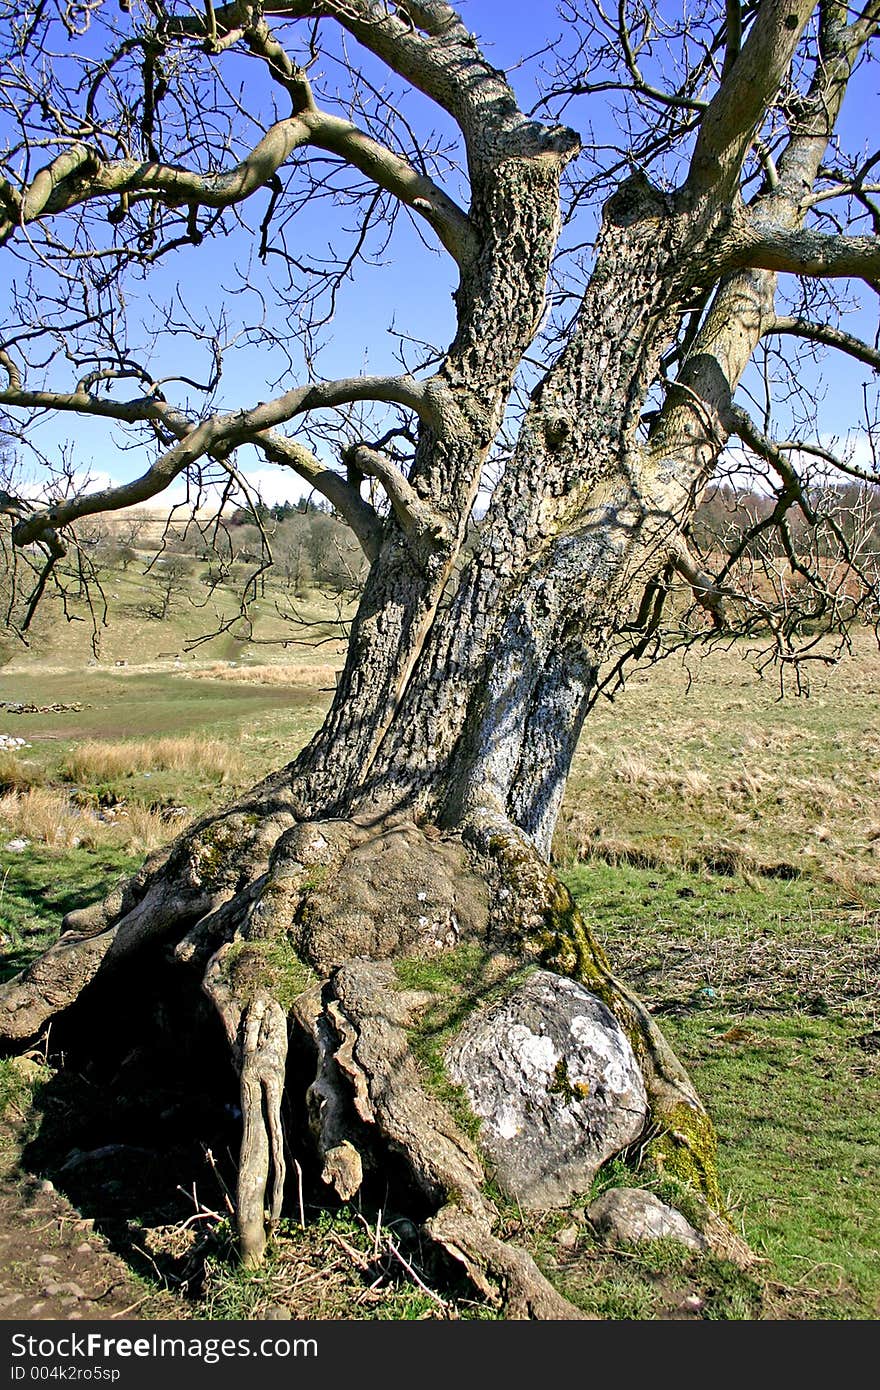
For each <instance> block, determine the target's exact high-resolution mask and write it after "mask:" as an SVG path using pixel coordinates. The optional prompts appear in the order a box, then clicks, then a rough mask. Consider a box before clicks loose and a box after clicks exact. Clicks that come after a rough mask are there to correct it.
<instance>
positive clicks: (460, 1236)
mask: <svg viewBox="0 0 880 1390" xmlns="http://www.w3.org/2000/svg"><path fill="white" fill-rule="evenodd" d="M332 987H333V992H334V994H335V995H336V998H337V999H338V1001H339V1004H340V1006H341V1007H340V1010H338V1011H337V1012H336V1013H335V1015H334V1017H335V1019H337V1020H338V1021H339V1022H340V1023H341V1030H340V1031H341V1032H342V1034H343V1039H344V1040H343V1046H342V1047H341V1049H340V1051H339V1053H338V1054H337V1058H338V1060H339V1064H340V1067H341V1068H342V1070H343V1071H344V1072H345V1073H346V1074H347V1075H348V1076H349V1077H350V1078H351V1079H352V1081H353V1083H354V1085H355V1094H356V1095H357V1096H358V1100H357V1101H356V1104H357V1106H358V1111H359V1114H360V1116H361V1118H362V1119H364V1120H366V1121H369V1122H371V1123H373V1124H375V1125H376V1127H377V1128H378V1130H379V1132H380V1133H381V1134H382V1136H383V1137H384V1138H385V1139H386V1141H387V1142H388V1144H389V1146H390V1147H391V1148H392V1149H393V1150H395V1151H397V1152H399V1153H401V1154H402V1155H404V1156H405V1158H406V1162H407V1165H408V1166H409V1168H410V1169H411V1171H412V1173H413V1175H414V1177H415V1178H416V1180H417V1181H418V1182H419V1184H420V1186H421V1188H422V1190H423V1192H424V1194H425V1195H426V1196H427V1197H428V1198H429V1199H430V1200H431V1201H432V1202H436V1201H438V1200H440V1201H442V1203H443V1205H442V1206H441V1208H440V1210H439V1211H438V1212H437V1213H436V1215H435V1216H433V1217H432V1218H430V1219H429V1220H428V1221H427V1222H426V1223H425V1230H426V1232H427V1234H428V1235H429V1236H431V1238H432V1239H433V1240H435V1241H436V1242H437V1243H438V1244H440V1245H441V1246H442V1247H443V1248H444V1249H445V1250H446V1251H447V1253H449V1254H450V1255H452V1256H453V1257H454V1258H455V1259H456V1260H458V1261H460V1263H462V1264H463V1265H464V1267H465V1269H466V1271H467V1273H468V1275H469V1276H470V1278H471V1280H472V1282H473V1283H474V1284H475V1285H476V1287H477V1288H478V1289H479V1290H480V1292H481V1293H483V1294H484V1295H485V1296H486V1297H488V1298H490V1299H491V1300H492V1301H495V1302H498V1301H502V1302H503V1304H504V1309H505V1312H506V1313H507V1314H508V1315H509V1316H510V1317H515V1318H525V1317H535V1318H581V1317H583V1314H582V1313H580V1312H579V1310H578V1309H577V1308H575V1307H574V1305H573V1304H571V1303H569V1302H568V1300H567V1299H565V1298H563V1297H562V1295H561V1294H559V1293H557V1291H556V1290H555V1289H554V1288H553V1286H552V1284H550V1283H549V1281H548V1280H547V1279H545V1277H544V1275H543V1274H542V1273H541V1271H540V1270H539V1269H538V1266H537V1265H536V1264H535V1262H534V1260H533V1259H532V1257H531V1256H530V1255H529V1254H527V1252H526V1251H525V1250H521V1249H518V1248H517V1247H515V1246H512V1245H510V1244H509V1243H507V1242H504V1241H502V1240H499V1239H498V1238H497V1237H496V1236H494V1235H493V1234H492V1227H493V1225H494V1224H495V1222H496V1220H497V1212H496V1211H495V1209H494V1207H493V1206H492V1204H491V1202H489V1201H488V1199H487V1198H486V1197H485V1196H484V1194H483V1192H482V1191H481V1185H482V1183H483V1182H484V1180H485V1178H484V1174H483V1169H482V1164H481V1162H480V1159H479V1156H478V1155H477V1153H476V1151H475V1149H474V1148H473V1146H472V1144H471V1143H470V1141H469V1140H468V1139H467V1138H466V1137H465V1136H464V1135H463V1134H462V1133H461V1131H460V1130H459V1129H458V1127H457V1125H456V1124H455V1122H454V1121H453V1119H452V1117H451V1116H450V1115H449V1113H448V1111H447V1110H446V1109H445V1107H444V1106H442V1105H441V1104H440V1103H439V1101H437V1100H436V1099H435V1098H434V1097H433V1096H431V1095H429V1094H428V1093H427V1092H426V1091H425V1089H424V1087H423V1085H422V1082H421V1077H420V1075H419V1072H418V1068H417V1066H416V1063H415V1059H414V1057H413V1055H412V1052H411V1050H410V1046H409V1042H408V1039H407V1035H406V1024H407V1023H408V1022H410V1021H411V1018H412V1014H413V1011H414V1010H417V1009H418V1008H420V1007H423V1006H424V1004H425V1002H426V1001H425V998H424V996H423V995H420V994H415V993H406V992H402V991H400V990H399V989H398V988H397V987H396V982H395V977H394V969H393V966H391V965H390V964H389V963H387V962H384V961H381V962H379V961H364V960H359V961H352V962H351V963H350V964H349V965H346V966H344V967H343V968H342V969H341V970H340V971H339V972H338V973H337V975H336V976H335V978H334V980H333V986H332ZM343 1020H344V1021H343Z"/></svg>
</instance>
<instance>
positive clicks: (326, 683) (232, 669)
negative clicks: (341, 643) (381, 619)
mask: <svg viewBox="0 0 880 1390" xmlns="http://www.w3.org/2000/svg"><path fill="white" fill-rule="evenodd" d="M339 669H340V668H339V667H338V666H331V665H330V664H329V663H326V662H325V663H323V664H322V665H315V666H303V665H302V664H301V663H293V662H291V663H288V664H284V665H281V664H279V665H277V666H229V665H226V664H224V663H222V662H215V663H214V664H213V665H212V666H205V667H203V668H202V670H200V671H187V673H186V674H187V676H188V677H189V679H190V680H211V681H238V682H240V683H243V684H245V685H306V686H308V687H309V688H310V689H313V688H315V687H318V688H320V689H327V690H333V689H335V686H336V677H337V676H338V674H339Z"/></svg>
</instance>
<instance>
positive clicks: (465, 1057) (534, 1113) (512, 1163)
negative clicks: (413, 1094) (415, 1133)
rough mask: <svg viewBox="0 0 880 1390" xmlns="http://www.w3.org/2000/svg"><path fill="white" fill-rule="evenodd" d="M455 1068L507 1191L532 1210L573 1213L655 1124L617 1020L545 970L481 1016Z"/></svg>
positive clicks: (455, 1052)
mask: <svg viewBox="0 0 880 1390" xmlns="http://www.w3.org/2000/svg"><path fill="white" fill-rule="evenodd" d="M446 1064H447V1068H448V1070H449V1074H450V1076H451V1077H452V1079H453V1080H454V1081H456V1082H458V1083H459V1084H460V1085H461V1086H462V1087H463V1088H464V1091H465V1093H466V1095H467V1097H468V1100H469V1102H470V1105H471V1108H472V1110H473V1111H474V1113H475V1114H477V1115H478V1116H479V1117H480V1118H481V1120H482V1122H483V1123H482V1127H481V1130H480V1146H481V1148H482V1149H483V1151H484V1153H485V1154H486V1156H487V1157H488V1158H489V1160H490V1161H491V1162H492V1163H493V1164H494V1167H495V1178H496V1181H497V1182H498V1185H499V1186H500V1187H501V1188H502V1190H503V1191H505V1192H506V1193H508V1195H510V1196H511V1197H515V1198H516V1199H517V1200H518V1201H519V1202H520V1203H521V1205H522V1206H524V1207H529V1208H532V1209H541V1208H545V1207H560V1206H566V1205H567V1204H568V1203H569V1201H570V1200H571V1198H572V1197H573V1196H574V1195H575V1194H576V1193H579V1192H584V1191H585V1190H586V1189H587V1188H588V1187H589V1186H590V1183H591V1182H592V1180H593V1177H594V1175H595V1173H596V1172H597V1170H598V1169H599V1168H600V1167H601V1165H602V1164H603V1163H604V1162H605V1161H606V1160H607V1159H608V1158H610V1157H611V1156H612V1154H615V1153H617V1152H618V1151H619V1150H620V1149H622V1148H625V1146H626V1145H627V1144H631V1143H632V1142H633V1141H634V1140H635V1139H637V1138H638V1136H639V1134H640V1133H641V1131H642V1129H643V1127H644V1124H645V1120H646V1118H647V1114H648V1104H647V1098H646V1096H645V1087H644V1083H643V1081H642V1075H641V1072H640V1071H639V1067H638V1064H637V1062H636V1059H635V1056H634V1054H633V1050H632V1048H631V1047H630V1044H629V1042H628V1040H627V1038H626V1036H625V1034H624V1033H623V1031H622V1030H621V1028H620V1025H619V1024H618V1023H617V1020H616V1019H615V1018H614V1016H613V1014H611V1012H610V1011H609V1010H608V1009H607V1008H606V1007H605V1005H604V1004H603V1003H602V1001H601V1000H600V999H597V998H596V996H595V995H593V994H590V993H589V991H588V990H586V989H584V988H583V986H582V985H579V984H576V983H575V982H574V981H573V980H568V979H565V978H564V977H562V976H560V975H553V974H550V972H549V971H546V970H539V971H536V972H535V973H534V974H532V975H530V976H529V977H528V979H527V980H526V981H525V983H524V984H522V985H520V987H519V988H518V989H516V990H515V991H514V992H513V993H512V994H511V995H509V996H508V998H507V999H506V1000H504V1002H503V1003H500V1004H495V1005H490V1006H489V1007H488V1008H486V1009H484V1010H482V1011H481V1012H479V1013H475V1014H473V1015H472V1016H471V1017H470V1018H469V1019H468V1020H467V1022H466V1023H465V1025H464V1027H463V1028H462V1030H461V1032H460V1033H459V1035H458V1037H457V1038H456V1040H455V1042H454V1043H452V1044H451V1045H450V1047H449V1048H448V1049H447V1052H446Z"/></svg>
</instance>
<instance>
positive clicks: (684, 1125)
mask: <svg viewBox="0 0 880 1390" xmlns="http://www.w3.org/2000/svg"><path fill="white" fill-rule="evenodd" d="M656 1122H657V1124H658V1127H659V1128H660V1133H659V1134H657V1135H656V1136H655V1138H653V1139H652V1140H651V1141H650V1143H649V1144H648V1145H647V1148H646V1149H645V1163H646V1164H647V1165H648V1166H649V1170H650V1169H654V1171H656V1173H657V1175H658V1177H660V1178H665V1177H670V1178H673V1179H675V1180H676V1181H678V1182H681V1183H683V1184H685V1186H687V1185H690V1186H691V1187H693V1188H695V1189H696V1190H697V1191H698V1192H702V1193H703V1195H704V1196H705V1198H706V1200H707V1202H709V1204H710V1206H713V1207H714V1208H715V1210H716V1211H720V1210H721V1208H722V1205H723V1204H722V1200H721V1189H720V1187H719V1184H718V1139H717V1136H716V1134H715V1127H714V1125H713V1124H712V1121H711V1120H710V1119H709V1117H708V1115H706V1114H705V1113H704V1112H703V1111H700V1110H695V1109H694V1108H693V1107H692V1106H689V1105H685V1104H684V1103H682V1104H681V1105H677V1106H675V1107H674V1108H673V1109H672V1110H671V1111H670V1112H669V1113H668V1114H666V1115H661V1116H659V1117H657V1121H656Z"/></svg>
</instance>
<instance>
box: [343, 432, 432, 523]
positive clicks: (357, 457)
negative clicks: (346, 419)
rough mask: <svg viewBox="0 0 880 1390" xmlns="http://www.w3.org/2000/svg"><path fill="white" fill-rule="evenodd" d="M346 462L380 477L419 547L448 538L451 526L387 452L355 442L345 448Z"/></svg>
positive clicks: (363, 471)
mask: <svg viewBox="0 0 880 1390" xmlns="http://www.w3.org/2000/svg"><path fill="white" fill-rule="evenodd" d="M343 462H344V463H346V464H348V466H349V467H354V468H355V469H357V471H358V472H360V473H362V474H364V476H365V477H368V478H377V479H378V481H379V482H380V483H381V484H382V486H383V488H384V489H385V491H386V493H387V494H388V500H389V501H390V503H391V506H392V508H393V510H394V514H395V516H396V517H397V519H398V521H399V522H400V525H401V528H402V530H403V532H404V535H406V536H407V537H408V539H409V540H410V541H411V542H413V543H414V544H415V545H416V546H417V547H419V548H421V547H423V546H424V545H425V543H426V542H427V543H428V545H429V546H430V547H431V548H433V547H434V546H436V545H437V544H438V543H439V542H440V541H442V540H447V539H448V536H449V526H448V523H447V521H446V518H445V517H444V516H443V514H442V513H441V512H439V511H437V509H436V508H435V507H432V506H431V505H430V503H428V502H426V501H425V499H424V498H423V497H420V496H419V494H418V493H417V492H416V490H415V488H414V487H413V486H412V484H411V483H410V482H409V480H408V479H407V478H406V477H405V476H404V474H403V473H401V471H400V469H399V468H397V467H395V465H394V464H393V463H392V462H391V460H390V459H388V458H386V457H385V455H384V454H380V453H379V452H378V450H376V449H370V448H368V447H367V445H365V444H355V445H352V446H351V448H349V449H346V450H345V452H344V454H343Z"/></svg>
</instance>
